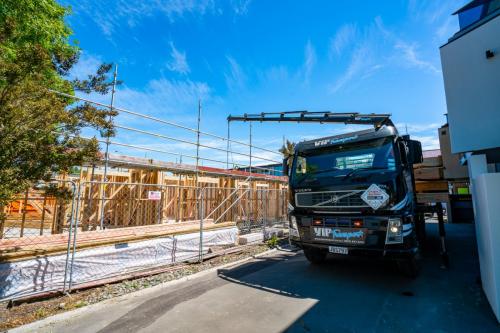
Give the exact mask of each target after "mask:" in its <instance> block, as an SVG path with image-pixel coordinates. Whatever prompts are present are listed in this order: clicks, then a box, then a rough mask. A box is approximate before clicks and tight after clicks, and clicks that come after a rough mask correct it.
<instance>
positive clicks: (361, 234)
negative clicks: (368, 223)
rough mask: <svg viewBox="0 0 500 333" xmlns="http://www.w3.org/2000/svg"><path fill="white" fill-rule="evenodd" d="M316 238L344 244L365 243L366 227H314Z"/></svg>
mask: <svg viewBox="0 0 500 333" xmlns="http://www.w3.org/2000/svg"><path fill="white" fill-rule="evenodd" d="M313 232H314V238H315V239H317V240H330V241H333V242H336V243H342V244H364V243H365V239H366V229H351V228H323V227H314V228H313Z"/></svg>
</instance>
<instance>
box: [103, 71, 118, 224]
mask: <svg viewBox="0 0 500 333" xmlns="http://www.w3.org/2000/svg"><path fill="white" fill-rule="evenodd" d="M117 75H118V65H115V74H114V76H113V89H112V90H111V104H110V108H109V112H110V113H111V112H113V104H114V102H115V90H116V77H117ZM112 118H113V117H112V115H111V114H110V115H109V122H111V120H112ZM110 135H111V134H110V132H109V131H108V135H107V136H106V152H105V154H104V174H103V177H102V181H103V183H104V184H103V186H101V200H102V205H101V219H100V225H101V230H103V229H104V206H105V205H106V190H105V186H106V184H105V182H107V181H108V180H107V177H108V165H109V142H110V140H109V139H110Z"/></svg>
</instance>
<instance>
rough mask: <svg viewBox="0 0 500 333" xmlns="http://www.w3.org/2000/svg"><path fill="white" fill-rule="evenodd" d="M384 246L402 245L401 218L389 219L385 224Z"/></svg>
mask: <svg viewBox="0 0 500 333" xmlns="http://www.w3.org/2000/svg"><path fill="white" fill-rule="evenodd" d="M385 243H386V244H401V243H403V223H402V221H401V218H399V217H396V218H390V219H389V221H388V222H387V236H386V238H385Z"/></svg>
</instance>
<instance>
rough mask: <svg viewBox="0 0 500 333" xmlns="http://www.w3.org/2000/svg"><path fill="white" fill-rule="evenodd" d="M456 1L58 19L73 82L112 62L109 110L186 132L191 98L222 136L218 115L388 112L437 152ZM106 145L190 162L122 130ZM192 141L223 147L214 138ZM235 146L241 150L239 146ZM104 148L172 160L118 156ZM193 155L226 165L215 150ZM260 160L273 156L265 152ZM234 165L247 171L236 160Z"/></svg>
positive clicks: (283, 128) (138, 123)
mask: <svg viewBox="0 0 500 333" xmlns="http://www.w3.org/2000/svg"><path fill="white" fill-rule="evenodd" d="M466 2H467V1H464V0H456V1H451V0H442V1H435V0H427V1H426V0H408V1H407V0H405V1H403V0H386V1H348V0H337V1H333V0H332V1H326V0H325V1H280V0H276V1H264V0H253V1H249V0H246V1H245V0H227V1H218V0H201V1H195V0H184V1H182V0H172V1H161V0H156V1H141V0H107V1H95V0H78V1H62V3H63V4H64V5H69V6H71V7H72V10H73V13H72V15H71V16H70V17H68V22H69V24H70V25H71V27H72V29H73V30H74V38H75V39H76V40H78V43H79V45H80V47H81V48H82V50H83V53H82V57H81V61H80V63H79V64H78V65H77V66H76V67H75V69H74V71H73V75H77V76H83V75H85V74H87V73H89V72H91V71H93V70H94V69H95V68H96V66H97V65H98V64H99V63H100V62H102V61H106V62H115V63H118V66H119V78H120V79H121V80H123V81H124V84H123V85H122V86H121V87H120V88H119V89H118V91H117V94H116V103H115V105H116V106H119V107H124V108H127V109H130V110H133V111H137V112H141V113H145V114H149V115H152V116H156V117H159V118H162V119H166V120H170V121H174V122H177V123H181V124H183V125H186V126H190V127H195V126H196V116H197V103H198V99H201V101H202V105H203V114H202V122H201V129H202V130H204V131H208V132H212V133H216V134H219V135H222V136H225V135H226V132H227V123H226V120H225V119H226V117H227V115H228V114H242V113H259V112H276V111H285V110H304V109H307V110H311V111H323V110H330V111H336V112H361V113H371V112H375V113H391V114H392V115H393V120H394V122H395V123H397V124H398V125H399V130H400V131H401V132H405V128H406V127H407V128H408V132H409V133H410V134H411V135H412V136H413V137H415V138H417V139H420V140H421V141H422V143H423V145H424V147H425V148H437V147H438V146H439V143H438V140H437V128H438V127H439V126H440V125H442V124H443V123H444V121H445V118H444V116H443V114H444V113H446V102H445V96H444V88H443V82H442V81H443V79H442V73H441V64H440V60H439V46H440V45H442V44H443V43H444V42H446V40H447V39H448V38H449V37H450V36H451V35H452V34H453V33H454V32H456V31H457V30H458V22H457V21H458V20H457V18H456V17H453V16H451V13H452V12H453V11H455V10H456V9H458V8H459V7H461V6H462V5H463V4H464V3H466ZM92 98H95V99H98V100H100V101H104V102H109V99H110V98H109V96H92ZM116 122H117V123H118V124H122V125H127V126H133V127H136V128H140V129H143V130H148V131H154V132H156V133H160V134H163V135H168V136H175V137H179V138H183V139H187V140H194V139H195V135H194V133H190V132H186V131H181V130H176V129H175V128H171V127H168V126H160V125H159V124H155V123H152V122H149V121H145V120H140V119H137V118H133V117H130V116H125V115H122V116H119V117H118V118H117V119H116ZM355 129H357V127H353V126H347V127H346V126H343V125H312V124H301V125H297V124H254V125H253V134H254V143H255V144H256V145H258V146H262V147H266V148H269V149H273V150H274V149H278V148H279V147H280V146H281V144H282V141H283V137H284V136H285V137H286V138H288V139H290V140H292V141H299V140H302V139H311V138H315V137H321V136H327V135H332V134H335V133H340V132H345V131H349V130H355ZM231 132H232V136H233V137H234V138H238V139H240V140H244V141H248V132H249V130H248V124H240V123H234V124H233V125H231ZM87 134H88V133H87ZM114 140H115V141H118V142H124V143H129V144H135V145H140V146H145V147H151V148H156V149H161V150H169V151H174V152H179V153H182V154H189V155H193V154H194V153H195V149H194V147H192V146H190V145H187V144H184V143H175V142H170V141H166V140H162V139H159V138H154V137H149V136H146V135H138V134H136V133H131V132H127V131H123V130H119V131H118V136H117V137H116V138H115V139H114ZM202 141H203V142H204V143H205V144H207V145H214V146H217V147H225V143H224V142H221V141H218V140H215V139H213V138H206V137H205V138H202ZM233 149H234V150H235V151H244V152H247V148H245V147H238V146H237V145H233ZM111 151H112V152H116V153H123V154H129V155H137V156H147V157H150V158H161V159H163V160H170V161H175V160H176V159H178V157H175V156H168V155H164V154H156V153H152V152H147V153H146V152H141V151H137V150H132V149H127V148H123V147H121V148H120V147H112V149H111ZM201 153H202V155H203V156H205V157H211V158H214V159H222V160H225V153H223V152H220V151H213V150H209V149H202V152H201ZM258 155H260V156H263V157H267V158H270V159H276V160H279V159H280V158H279V156H277V155H273V154H272V153H269V152H259V153H258ZM184 161H185V162H187V163H191V162H192V160H190V159H187V158H186V159H185V160H184ZM233 161H234V162H235V163H239V164H246V163H248V161H245V158H244V157H242V156H238V155H233ZM254 162H255V160H254ZM262 162H263V161H261V163H262ZM204 164H205V165H214V166H215V165H217V164H213V163H210V162H205V163H204Z"/></svg>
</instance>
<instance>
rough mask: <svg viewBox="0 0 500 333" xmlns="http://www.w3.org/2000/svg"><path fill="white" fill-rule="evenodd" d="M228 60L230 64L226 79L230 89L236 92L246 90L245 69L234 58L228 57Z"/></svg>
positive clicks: (225, 75)
mask: <svg viewBox="0 0 500 333" xmlns="http://www.w3.org/2000/svg"><path fill="white" fill-rule="evenodd" d="M226 59H227V61H228V62H229V72H226V73H225V74H224V77H225V79H226V85H227V87H228V89H229V90H233V91H235V90H241V89H243V88H245V85H246V75H245V73H244V72H243V69H242V68H241V66H240V65H239V64H238V62H237V61H236V59H234V58H233V57H231V56H226Z"/></svg>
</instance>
